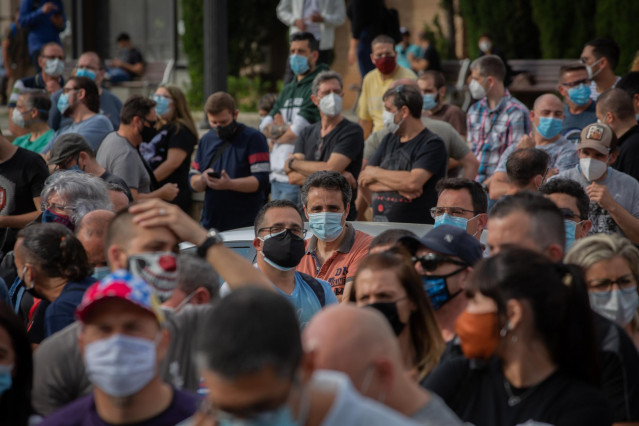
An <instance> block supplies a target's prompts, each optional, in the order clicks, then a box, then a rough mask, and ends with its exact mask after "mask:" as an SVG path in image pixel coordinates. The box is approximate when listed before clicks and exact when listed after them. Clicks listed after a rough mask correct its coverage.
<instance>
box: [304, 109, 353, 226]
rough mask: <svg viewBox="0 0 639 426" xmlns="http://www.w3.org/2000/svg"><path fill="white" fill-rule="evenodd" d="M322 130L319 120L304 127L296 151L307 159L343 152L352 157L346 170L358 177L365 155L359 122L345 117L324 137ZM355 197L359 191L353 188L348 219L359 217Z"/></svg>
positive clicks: (314, 159) (325, 157)
mask: <svg viewBox="0 0 639 426" xmlns="http://www.w3.org/2000/svg"><path fill="white" fill-rule="evenodd" d="M321 131H322V123H321V122H319V121H318V122H317V123H314V124H311V125H310V126H307V127H306V128H304V130H302V131H301V132H300V135H299V137H298V139H297V142H296V143H295V153H300V154H304V157H305V159H306V161H328V159H329V157H330V156H331V154H333V153H337V154H342V155H344V156H346V157H348V158H350V159H351V163H350V164H349V165H348V166H346V171H347V172H350V173H351V174H352V175H353V176H354V177H355V179H357V178H358V177H359V172H360V171H361V170H362V159H363V156H364V132H363V131H362V128H361V127H360V126H359V125H358V124H355V123H353V122H351V121H348V120H347V119H343V120H342V121H340V122H339V123H338V124H337V126H335V128H334V129H333V130H331V131H330V132H328V133H327V134H326V135H325V136H324V138H322V137H321ZM355 198H357V191H356V189H353V198H352V200H351V209H350V213H349V215H348V216H349V217H348V218H347V219H348V220H355V218H356V217H357V211H356V209H355Z"/></svg>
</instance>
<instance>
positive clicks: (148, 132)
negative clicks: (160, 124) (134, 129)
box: [140, 126, 158, 142]
mask: <svg viewBox="0 0 639 426" xmlns="http://www.w3.org/2000/svg"><path fill="white" fill-rule="evenodd" d="M157 133H158V131H157V130H155V128H154V127H149V126H142V131H141V132H140V136H141V137H142V142H151V140H152V139H153V138H154V137H155V135H157Z"/></svg>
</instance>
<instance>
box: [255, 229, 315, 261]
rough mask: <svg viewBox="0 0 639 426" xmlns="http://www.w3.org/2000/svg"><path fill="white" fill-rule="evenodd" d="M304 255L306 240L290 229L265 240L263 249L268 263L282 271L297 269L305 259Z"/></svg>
mask: <svg viewBox="0 0 639 426" xmlns="http://www.w3.org/2000/svg"><path fill="white" fill-rule="evenodd" d="M304 253H306V249H305V248H304V239H303V238H300V237H298V236H297V235H295V234H293V233H292V232H291V231H289V230H288V229H287V230H286V231H284V232H280V233H279V234H276V235H273V236H272V237H270V238H265V239H264V246H263V247H262V254H263V255H264V260H266V263H268V264H269V265H271V266H272V267H274V268H276V269H279V270H282V271H286V270H290V269H292V268H295V267H296V266H297V264H298V263H300V260H302V257H304Z"/></svg>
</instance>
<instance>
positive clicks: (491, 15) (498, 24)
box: [459, 0, 541, 58]
mask: <svg viewBox="0 0 639 426" xmlns="http://www.w3.org/2000/svg"><path fill="white" fill-rule="evenodd" d="M459 12H460V14H461V16H462V17H463V18H464V24H465V26H466V33H467V35H468V38H467V41H468V51H469V53H470V57H472V58H476V57H477V56H478V55H479V48H478V47H477V41H478V40H479V37H480V36H481V34H482V33H486V32H487V33H490V34H491V35H492V38H493V42H494V44H495V46H497V47H499V48H500V49H501V50H502V51H503V52H504V54H505V55H506V57H508V58H538V57H539V56H540V55H541V52H540V50H539V42H538V38H539V33H538V30H537V26H536V25H535V23H534V22H533V20H532V13H531V9H530V0H459Z"/></svg>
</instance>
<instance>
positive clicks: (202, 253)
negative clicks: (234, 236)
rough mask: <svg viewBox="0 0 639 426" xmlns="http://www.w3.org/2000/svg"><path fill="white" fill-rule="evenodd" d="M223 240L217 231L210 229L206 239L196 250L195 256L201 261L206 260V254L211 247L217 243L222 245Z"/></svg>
mask: <svg viewBox="0 0 639 426" xmlns="http://www.w3.org/2000/svg"><path fill="white" fill-rule="evenodd" d="M223 241H224V239H223V238H222V236H221V235H220V233H219V232H218V230H217V229H214V228H211V229H210V230H209V232H208V237H207V238H206V240H204V242H203V243H202V244H200V246H199V247H198V248H197V255H198V256H199V257H201V258H203V259H205V258H206V252H207V251H209V248H211V246H214V245H216V244H218V243H222V242H223Z"/></svg>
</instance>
